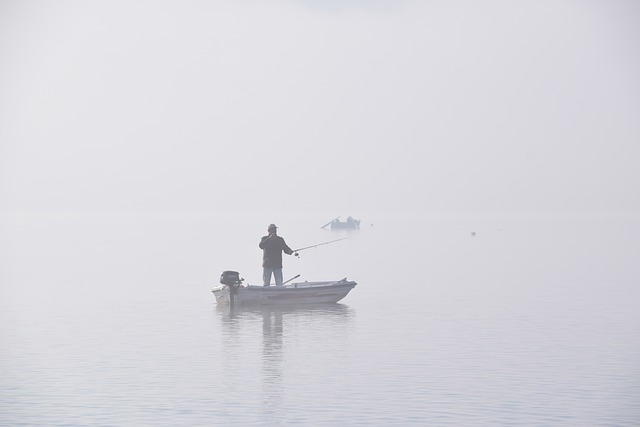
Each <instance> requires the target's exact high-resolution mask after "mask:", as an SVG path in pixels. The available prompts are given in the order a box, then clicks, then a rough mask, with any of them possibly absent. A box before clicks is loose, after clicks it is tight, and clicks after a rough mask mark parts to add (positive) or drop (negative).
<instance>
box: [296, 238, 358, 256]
mask: <svg viewBox="0 0 640 427" xmlns="http://www.w3.org/2000/svg"><path fill="white" fill-rule="evenodd" d="M345 239H346V237H343V238H342V239H336V240H331V241H329V242H324V243H318V244H317V245H311V246H305V247H304V248H300V249H294V251H293V253H294V255H295V256H298V252H299V251H304V250H305V249H311V248H316V247H318V246H322V245H328V244H329V243H333V242H339V241H340V240H345Z"/></svg>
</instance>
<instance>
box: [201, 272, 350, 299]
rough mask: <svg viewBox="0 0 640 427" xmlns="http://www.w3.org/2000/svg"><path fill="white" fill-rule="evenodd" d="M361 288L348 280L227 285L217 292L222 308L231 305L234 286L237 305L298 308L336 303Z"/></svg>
mask: <svg viewBox="0 0 640 427" xmlns="http://www.w3.org/2000/svg"><path fill="white" fill-rule="evenodd" d="M356 285H357V283H356V282H354V281H352V280H347V278H346V277H345V278H344V279H342V280H334V281H324V282H299V283H288V284H285V285H283V286H261V285H260V286H258V285H243V284H236V285H234V284H224V285H221V286H216V287H215V288H213V290H212V292H213V294H214V295H215V297H216V301H217V303H218V304H229V303H230V294H229V291H230V286H234V287H235V292H236V293H235V296H234V304H239V305H294V304H320V303H335V302H338V301H340V300H341V299H343V298H344V297H346V296H347V294H348V293H349V292H350V291H351V289H353V288H354V287H355V286H356Z"/></svg>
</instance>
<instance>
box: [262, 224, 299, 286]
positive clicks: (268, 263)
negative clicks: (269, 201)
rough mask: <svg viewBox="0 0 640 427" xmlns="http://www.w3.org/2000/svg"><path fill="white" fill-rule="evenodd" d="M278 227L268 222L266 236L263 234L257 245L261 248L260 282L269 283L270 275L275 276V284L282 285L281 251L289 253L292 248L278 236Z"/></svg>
mask: <svg viewBox="0 0 640 427" xmlns="http://www.w3.org/2000/svg"><path fill="white" fill-rule="evenodd" d="M277 230H278V227H276V226H275V224H269V227H268V228H267V232H268V233H269V235H268V236H263V237H262V239H261V240H260V243H259V245H258V246H259V247H260V249H262V283H263V285H264V286H270V285H271V275H272V274H273V276H274V277H275V280H276V286H282V252H284V253H285V254H287V255H291V254H292V253H293V250H292V249H291V248H290V247H289V246H287V244H286V243H285V241H284V239H283V238H282V237H280V236H278V233H277Z"/></svg>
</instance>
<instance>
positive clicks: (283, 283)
mask: <svg viewBox="0 0 640 427" xmlns="http://www.w3.org/2000/svg"><path fill="white" fill-rule="evenodd" d="M298 277H300V275H299V274H298V275H297V276H293V277H292V278H291V279H289V280H287V281H286V282H282V285H283V286H284V285H286V284H287V283H289V282H290V281H292V280H293V279H297V278H298Z"/></svg>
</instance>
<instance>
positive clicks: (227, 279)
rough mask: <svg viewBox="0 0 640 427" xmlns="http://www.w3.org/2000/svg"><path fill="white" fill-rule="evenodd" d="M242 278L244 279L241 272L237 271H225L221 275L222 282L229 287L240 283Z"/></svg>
mask: <svg viewBox="0 0 640 427" xmlns="http://www.w3.org/2000/svg"><path fill="white" fill-rule="evenodd" d="M242 280H243V279H241V278H240V273H238V272H237V271H223V272H222V274H221V275H220V283H222V284H223V285H227V286H229V287H232V286H237V285H239V284H240V283H242Z"/></svg>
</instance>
